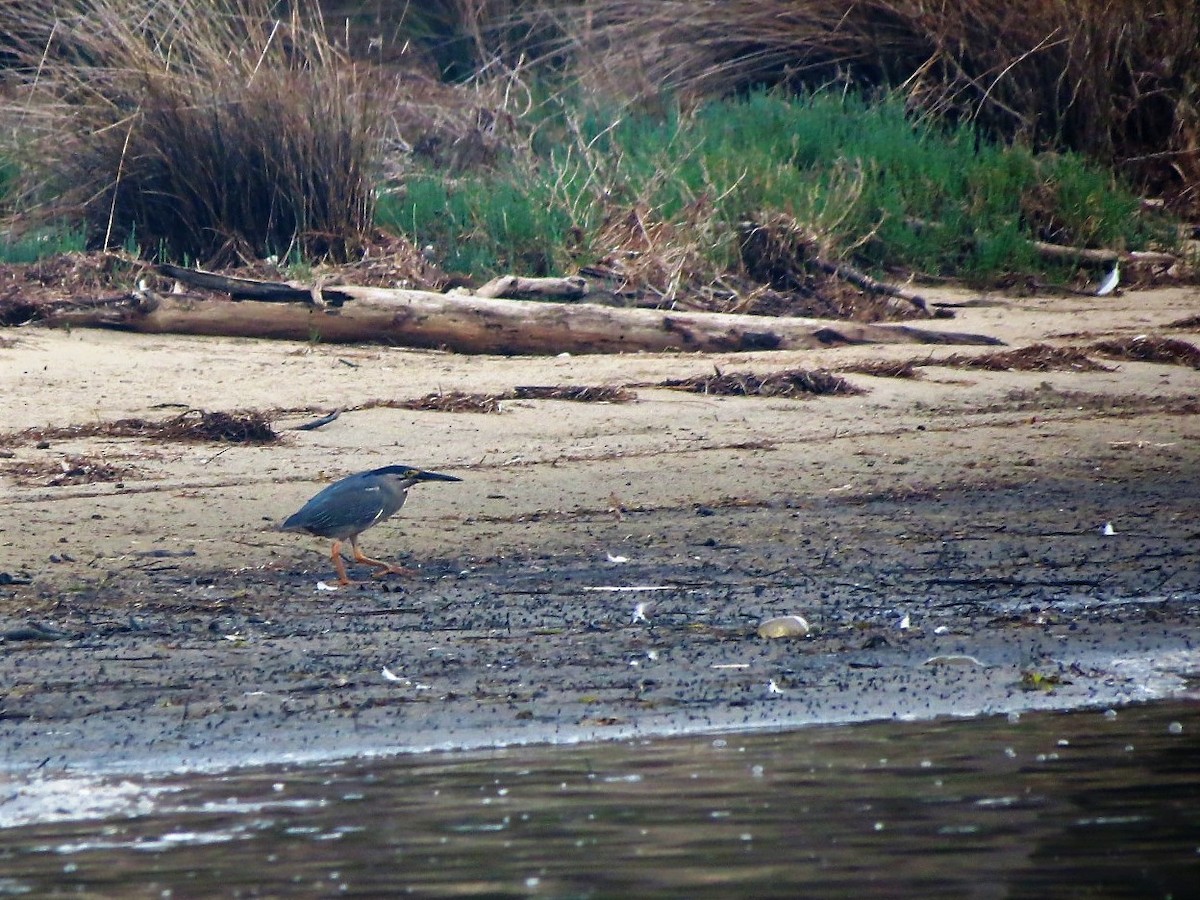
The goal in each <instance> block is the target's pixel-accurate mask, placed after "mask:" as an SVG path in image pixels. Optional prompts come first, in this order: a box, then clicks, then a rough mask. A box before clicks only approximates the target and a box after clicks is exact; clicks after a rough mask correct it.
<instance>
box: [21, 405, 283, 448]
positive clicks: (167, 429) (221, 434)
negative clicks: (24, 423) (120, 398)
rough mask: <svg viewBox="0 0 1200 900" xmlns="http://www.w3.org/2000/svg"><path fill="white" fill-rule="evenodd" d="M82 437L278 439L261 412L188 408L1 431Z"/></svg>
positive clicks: (39, 437) (25, 438)
mask: <svg viewBox="0 0 1200 900" xmlns="http://www.w3.org/2000/svg"><path fill="white" fill-rule="evenodd" d="M84 437H110V438H124V437H128V438H154V439H158V440H164V441H197V442H216V443H225V444H270V443H274V442H275V441H277V440H279V435H278V434H277V433H276V431H275V429H273V428H272V427H271V422H270V420H269V419H268V418H267V417H266V415H264V414H263V413H261V412H255V411H242V412H209V411H207V410H203V409H189V410H188V411H187V412H184V413H180V414H179V415H178V416H173V417H171V418H169V419H162V420H159V421H151V420H148V419H139V418H130V419H117V420H115V421H112V422H95V423H89V424H87V425H66V426H62V427H57V428H26V429H25V430H24V431H19V432H16V433H15V434H10V435H0V443H2V444H9V445H13V444H19V443H27V442H29V441H38V442H43V441H61V440H74V439H76V438H84Z"/></svg>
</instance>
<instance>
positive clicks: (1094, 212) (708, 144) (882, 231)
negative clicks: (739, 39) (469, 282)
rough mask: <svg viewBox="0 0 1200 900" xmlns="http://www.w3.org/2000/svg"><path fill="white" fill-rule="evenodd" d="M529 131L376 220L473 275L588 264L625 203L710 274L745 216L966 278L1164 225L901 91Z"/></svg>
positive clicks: (730, 104) (759, 99)
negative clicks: (510, 151)
mask: <svg viewBox="0 0 1200 900" xmlns="http://www.w3.org/2000/svg"><path fill="white" fill-rule="evenodd" d="M560 113H561V111H560ZM530 146H531V147H532V148H535V149H531V150H529V151H528V152H527V153H526V154H522V155H518V156H516V157H514V158H513V159H512V160H510V161H509V162H508V163H507V164H506V165H505V166H503V167H502V168H500V169H499V170H495V171H477V172H475V173H473V174H470V175H468V176H466V177H461V178H459V179H457V180H450V179H447V178H446V177H445V175H444V173H440V172H424V173H421V172H416V173H414V174H413V175H412V176H411V177H409V178H408V179H407V181H406V183H405V185H404V187H403V189H402V190H400V191H398V192H396V193H394V194H391V195H389V196H387V197H385V198H384V199H383V200H381V202H380V203H379V206H378V211H377V217H378V221H379V222H380V223H381V224H383V225H385V226H387V227H390V228H394V229H397V230H399V231H400V232H402V233H404V234H407V235H409V236H410V237H411V238H412V239H413V241H414V242H416V243H418V244H419V245H422V246H423V245H426V244H433V246H434V247H435V248H436V249H437V251H438V253H439V254H440V255H441V256H442V258H443V259H444V262H445V264H446V265H447V267H449V268H450V269H451V270H453V271H458V272H464V273H471V274H474V275H477V276H483V275H486V274H495V273H499V272H503V271H515V272H518V273H522V274H545V273H548V272H563V271H567V270H570V269H571V268H572V267H574V266H575V265H578V264H587V263H592V262H595V261H596V260H598V259H600V258H602V257H604V256H606V255H608V254H611V253H612V252H613V251H614V249H620V248H619V247H617V248H614V246H613V243H612V242H613V239H614V229H613V224H614V223H615V222H619V221H620V220H621V219H622V218H623V217H627V216H631V215H633V216H637V217H638V219H639V220H640V221H641V222H643V223H662V224H665V225H666V226H668V227H669V232H670V236H671V239H672V240H673V241H674V242H675V243H676V245H677V246H687V247H691V248H693V249H694V250H695V251H696V252H695V260H698V261H700V262H702V263H703V264H705V267H706V268H707V269H708V270H709V273H708V274H713V273H719V272H722V271H727V270H730V269H737V268H738V266H739V265H740V262H741V259H740V257H741V240H740V238H739V234H740V233H741V230H742V228H741V226H742V223H745V222H752V223H755V224H758V225H766V224H768V223H775V224H778V223H779V222H780V221H784V222H788V223H790V227H792V228H794V229H798V230H799V231H800V232H802V233H803V234H804V235H805V237H806V239H807V240H808V241H809V242H811V243H815V244H816V245H817V246H818V247H819V249H820V250H821V251H822V252H823V253H824V254H826V255H828V256H830V257H832V258H839V257H840V258H847V257H852V258H854V259H856V260H858V261H859V262H862V263H864V264H867V265H871V266H875V267H903V268H905V269H911V270H916V271H920V272H925V273H929V274H937V275H957V276H965V277H974V278H994V277H996V276H998V275H1002V274H1005V273H1009V272H1026V271H1031V270H1038V269H1045V264H1043V263H1042V262H1041V261H1040V260H1039V259H1038V258H1037V256H1036V254H1035V251H1034V249H1033V246H1032V244H1031V241H1033V240H1035V239H1045V240H1052V241H1054V242H1057V243H1064V244H1070V245H1075V246H1104V247H1118V248H1130V249H1132V248H1138V247H1145V246H1147V245H1148V244H1150V243H1151V242H1153V241H1155V240H1162V239H1164V235H1163V234H1157V233H1156V230H1155V228H1154V227H1153V226H1152V225H1151V224H1149V223H1148V222H1147V221H1146V220H1145V218H1144V217H1143V216H1142V215H1141V214H1140V211H1139V204H1138V200H1137V198H1136V197H1135V196H1134V195H1133V194H1132V193H1131V192H1130V191H1129V190H1127V189H1124V188H1122V187H1121V186H1120V185H1119V184H1117V183H1116V181H1115V179H1114V177H1113V176H1112V175H1111V174H1110V173H1108V172H1106V171H1104V170H1101V169H1100V168H1098V167H1096V166H1094V165H1088V164H1087V163H1085V162H1084V161H1083V160H1082V159H1081V158H1079V157H1077V156H1074V155H1070V154H1037V155H1035V154H1034V153H1032V152H1031V151H1029V150H1028V149H1025V148H1023V147H1020V146H1014V147H1002V146H999V145H996V144H992V143H988V142H986V141H983V140H981V139H980V138H979V136H978V135H977V134H976V133H975V131H974V130H973V129H972V128H970V127H969V126H965V125H964V126H959V127H956V128H951V129H947V128H944V127H941V126H939V125H937V124H936V123H932V122H930V121H918V122H913V121H912V120H911V119H910V118H909V117H908V116H907V115H906V114H905V109H904V105H903V103H902V101H901V100H900V99H897V98H890V99H886V100H884V101H882V102H879V103H873V104H869V103H866V102H864V101H862V100H861V99H859V98H857V97H854V96H844V95H842V94H838V93H831V92H829V93H818V94H815V95H810V96H806V97H788V96H784V95H781V94H776V93H756V94H753V95H751V96H749V97H746V98H744V99H740V100H725V101H714V102H710V103H708V104H706V105H703V106H701V107H699V108H698V109H697V110H696V111H695V112H694V113H691V114H688V115H682V114H679V113H675V114H673V115H669V116H665V117H663V116H659V117H654V116H651V115H648V114H637V115H628V116H625V117H623V118H615V117H606V116H603V115H598V114H596V113H595V112H593V113H592V114H590V115H577V117H574V118H572V117H569V115H568V114H566V113H562V114H560V115H558V116H555V117H552V118H548V119H546V120H545V121H544V122H543V123H542V125H541V127H540V129H539V130H538V131H537V132H536V134H535V138H534V140H532V141H531V142H530ZM627 237H628V236H627ZM626 243H629V242H628V241H627V242H626ZM635 243H636V242H635ZM627 249H630V250H636V249H641V250H648V249H651V248H650V247H641V248H638V247H634V246H628V247H627ZM659 249H660V250H661V248H659ZM694 274H695V275H698V276H701V275H703V274H705V273H701V272H697V273H694Z"/></svg>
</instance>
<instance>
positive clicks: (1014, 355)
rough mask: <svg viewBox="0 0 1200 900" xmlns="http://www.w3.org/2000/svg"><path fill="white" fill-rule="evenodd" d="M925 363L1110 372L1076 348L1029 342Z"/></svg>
mask: <svg viewBox="0 0 1200 900" xmlns="http://www.w3.org/2000/svg"><path fill="white" fill-rule="evenodd" d="M928 365H936V366H946V367H948V368H956V369H983V370H986V371H989V372H1055V371H1061V370H1066V371H1073V372H1111V371H1112V368H1111V367H1109V366H1106V365H1103V364H1102V363H1098V362H1096V361H1095V360H1093V359H1091V358H1090V357H1089V356H1088V355H1087V352H1086V351H1084V350H1080V349H1079V348H1078V347H1051V346H1050V345H1049V344H1030V345H1029V346H1028V347H1019V348H1018V349H1016V350H1000V351H997V352H995V353H984V354H982V355H979V356H970V355H963V354H959V353H955V354H954V355H952V356H947V357H945V358H943V359H939V360H936V361H933V360H929V361H928Z"/></svg>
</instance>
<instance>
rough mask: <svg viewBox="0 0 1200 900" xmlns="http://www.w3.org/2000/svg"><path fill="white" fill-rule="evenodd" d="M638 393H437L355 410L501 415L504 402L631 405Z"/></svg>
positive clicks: (569, 389) (570, 388)
mask: <svg viewBox="0 0 1200 900" xmlns="http://www.w3.org/2000/svg"><path fill="white" fill-rule="evenodd" d="M636 399H637V394H635V393H634V392H633V391H631V390H628V389H627V388H622V387H605V386H601V387H590V386H586V385H527V386H524V387H515V388H513V389H512V390H509V391H503V392H501V393H498V394H479V393H471V392H468V391H435V392H434V393H432V394H426V395H425V396H424V397H417V398H416V399H415V400H368V401H367V402H366V403H363V404H361V405H359V406H356V407H353V408H354V409H376V408H378V407H386V408H388V409H416V410H424V411H426V412H457V413H498V412H503V411H504V410H503V408H502V407H501V405H500V404H501V402H502V401H504V400H569V401H572V402H575V403H629V402H631V401H633V400H636Z"/></svg>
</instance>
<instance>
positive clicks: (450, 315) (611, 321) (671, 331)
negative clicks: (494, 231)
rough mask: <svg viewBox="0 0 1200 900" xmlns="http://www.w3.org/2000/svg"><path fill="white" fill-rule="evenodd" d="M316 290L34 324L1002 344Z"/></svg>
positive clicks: (643, 341)
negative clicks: (293, 298)
mask: <svg viewBox="0 0 1200 900" xmlns="http://www.w3.org/2000/svg"><path fill="white" fill-rule="evenodd" d="M323 293H324V298H325V301H326V305H325V306H315V305H314V304H313V303H312V302H311V300H310V299H309V300H308V302H298V303H276V302H260V301H254V300H246V301H241V302H238V303H231V302H229V301H228V300H215V299H204V298H200V297H194V296H188V295H180V294H170V295H165V296H163V295H156V294H153V293H151V292H139V293H138V294H135V295H132V296H129V297H125V298H121V300H120V301H119V302H117V301H109V302H108V303H106V304H104V305H96V304H81V305H80V306H79V307H78V308H74V309H67V308H62V307H59V308H57V309H55V310H53V311H52V312H50V313H48V314H47V315H46V317H45V318H44V319H43V321H44V322H45V323H46V324H49V325H52V326H54V325H57V326H74V327H80V326H85V327H86V326H91V327H108V328H120V329H125V330H131V331H140V332H145V333H153V334H163V333H179V334H205V335H216V336H224V337H256V338H279V339H288V340H304V341H307V340H320V341H324V342H334V343H338V342H361V341H375V342H385V343H391V344H397V345H401V346H409V347H429V348H439V349H446V350H452V351H455V352H458V353H496V354H504V355H511V354H557V353H615V352H625V351H629V352H633V351H650V352H661V351H666V350H688V351H746V350H791V349H805V348H817V347H828V346H833V345H838V344H874V343H888V344H895V343H919V344H986V345H995V344H1000V343H1002V342H1001V341H998V340H997V339H995V338H992V337H988V336H986V335H979V334H963V333H958V332H948V331H937V330H933V329H924V328H915V327H913V326H909V325H878V324H864V323H859V322H842V321H832V320H824V319H807V318H782V317H781V318H772V317H768V316H749V315H728V314H723V313H699V312H670V311H665V310H653V309H637V308H632V309H631V308H622V307H610V306H598V305H596V304H592V303H573V304H566V303H541V302H533V301H526V300H498V299H492V298H486V297H477V296H472V295H468V294H438V293H432V292H429V291H415V290H402V289H389V288H375V287H359V286H352V285H338V286H336V287H327V288H325V289H324V292H323Z"/></svg>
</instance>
